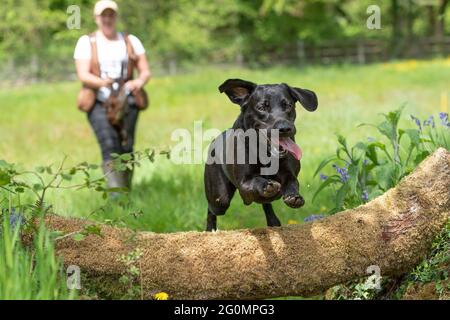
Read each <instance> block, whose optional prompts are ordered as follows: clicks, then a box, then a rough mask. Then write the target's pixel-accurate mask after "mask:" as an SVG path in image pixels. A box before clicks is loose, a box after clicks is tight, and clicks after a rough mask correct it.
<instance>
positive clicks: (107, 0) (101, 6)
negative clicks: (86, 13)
mask: <svg viewBox="0 0 450 320" xmlns="http://www.w3.org/2000/svg"><path fill="white" fill-rule="evenodd" d="M106 9H111V10H113V11H115V12H117V11H118V10H119V6H118V5H117V3H116V2H115V1H112V0H100V1H97V3H96V4H95V7H94V15H96V16H99V15H101V14H102V13H103V11H105V10H106Z"/></svg>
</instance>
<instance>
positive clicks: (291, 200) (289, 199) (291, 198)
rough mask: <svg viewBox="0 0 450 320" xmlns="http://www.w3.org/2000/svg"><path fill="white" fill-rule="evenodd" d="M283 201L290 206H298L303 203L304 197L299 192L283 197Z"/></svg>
mask: <svg viewBox="0 0 450 320" xmlns="http://www.w3.org/2000/svg"><path fill="white" fill-rule="evenodd" d="M283 201H284V203H286V204H287V205H288V206H289V207H291V208H300V207H303V205H304V204H305V199H303V197H302V196H301V195H299V194H290V195H286V196H284V197H283Z"/></svg>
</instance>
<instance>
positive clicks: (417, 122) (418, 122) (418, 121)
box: [411, 115, 422, 131]
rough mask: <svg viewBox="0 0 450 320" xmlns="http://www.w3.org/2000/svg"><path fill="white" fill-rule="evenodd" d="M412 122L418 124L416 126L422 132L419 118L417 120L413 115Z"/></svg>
mask: <svg viewBox="0 0 450 320" xmlns="http://www.w3.org/2000/svg"><path fill="white" fill-rule="evenodd" d="M411 120H413V121H414V122H415V123H416V125H417V126H418V127H419V130H420V131H422V124H421V122H420V120H419V118H416V117H414V116H413V115H411Z"/></svg>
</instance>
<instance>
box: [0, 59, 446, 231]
mask: <svg viewBox="0 0 450 320" xmlns="http://www.w3.org/2000/svg"><path fill="white" fill-rule="evenodd" d="M228 78H242V79H246V80H251V81H253V82H257V83H279V82H286V83H288V84H291V85H295V86H299V87H303V88H308V89H311V90H314V91H315V92H316V93H317V95H318V97H319V108H318V110H317V111H316V112H313V113H309V112H307V111H306V110H304V109H303V108H301V106H298V107H297V110H298V112H297V115H298V116H297V123H296V125H297V129H298V130H297V131H298V135H297V142H298V143H299V145H300V146H301V147H302V149H303V152H304V158H303V159H302V171H301V174H300V186H301V193H302V194H303V195H304V197H305V199H306V201H307V204H306V205H305V206H304V207H303V208H301V209H290V208H287V207H286V206H285V205H284V204H283V203H282V202H280V201H279V202H277V203H276V204H275V209H276V211H277V212H278V213H279V215H280V218H281V220H282V221H283V223H288V221H291V222H292V221H298V222H302V220H303V218H304V217H305V216H308V215H310V214H319V213H323V212H325V211H327V210H328V209H330V203H329V200H328V199H327V196H326V194H324V195H321V196H320V197H319V198H318V199H317V200H316V203H311V198H312V195H313V193H314V191H315V189H316V187H317V185H318V183H319V181H317V179H313V178H312V175H313V173H314V170H315V168H316V166H317V164H318V163H319V162H320V161H321V160H322V159H323V158H324V157H325V156H327V155H329V154H331V153H333V152H334V151H335V149H336V139H335V133H337V132H339V133H341V134H343V135H345V136H346V137H347V138H348V140H349V143H351V144H353V143H354V142H356V141H357V140H362V139H366V138H367V137H368V136H370V135H373V134H375V131H372V130H371V129H368V128H367V127H366V128H358V127H357V125H358V124H360V123H362V122H377V121H378V120H379V118H377V117H378V114H379V113H381V112H387V111H390V110H394V109H396V108H398V107H399V106H401V105H403V104H406V108H405V112H404V117H403V119H402V121H403V122H407V121H409V119H408V117H409V114H410V113H411V114H415V115H417V116H420V117H421V118H426V117H427V116H428V115H430V114H436V113H437V112H439V110H440V108H442V106H441V104H442V102H441V101H442V95H443V94H446V93H449V92H448V91H449V89H448V79H449V78H450V65H448V59H447V60H434V61H428V62H423V61H421V62H417V61H407V62H394V63H389V64H376V65H370V66H347V65H344V66H329V67H309V68H303V69H302V68H296V67H289V68H288V67H273V68H268V69H262V70H250V69H236V68H213V67H205V68H199V69H198V71H197V72H194V73H190V74H182V75H178V76H173V77H163V78H155V79H153V80H152V82H151V83H150V84H149V85H148V91H149V94H150V97H151V106H150V108H149V109H148V110H147V111H145V112H144V113H142V114H141V117H140V119H139V124H138V134H137V144H136V149H144V148H148V147H155V148H157V149H159V150H165V149H168V148H170V146H173V145H174V144H175V142H173V141H171V133H172V132H173V131H174V130H175V129H177V128H187V129H188V130H190V131H191V132H192V131H193V124H194V121H198V120H201V121H203V129H204V130H207V129H209V128H218V129H220V130H223V129H226V128H228V127H230V126H231V125H232V123H233V121H234V119H235V118H236V117H237V115H238V113H239V107H238V106H236V105H233V104H231V103H230V102H229V100H228V98H227V97H226V96H225V95H223V94H219V92H218V90H217V87H218V86H219V85H220V84H221V83H222V82H223V81H224V80H226V79H228ZM78 88H79V84H78V83H69V82H66V83H54V84H37V85H33V86H27V87H21V88H12V89H1V90H0V101H2V102H1V105H0V109H1V113H0V137H1V139H0V158H3V159H5V160H7V161H9V162H15V163H17V162H18V163H21V164H22V165H23V166H24V167H26V168H33V167H35V166H38V165H43V164H51V163H58V162H59V161H61V160H62V158H63V156H64V155H68V156H69V158H68V163H69V164H75V163H78V162H82V161H88V162H92V163H99V162H100V153H99V150H98V146H97V143H96V140H95V137H94V135H93V134H92V132H91V129H90V127H89V125H88V122H87V120H86V115H85V114H83V113H81V112H79V111H78V110H77V109H76V107H75V97H76V94H77V90H78ZM449 94H450V93H449ZM135 177H136V179H135V183H134V191H133V192H132V194H131V195H130V203H129V204H128V205H124V206H118V205H115V204H113V205H111V206H110V207H109V208H108V210H107V211H105V212H104V213H102V214H100V215H97V216H94V218H96V219H99V220H102V219H105V218H108V219H111V218H117V217H119V216H126V218H125V221H126V223H127V224H128V225H129V226H131V227H134V228H137V229H145V230H153V231H158V232H169V231H170V232H172V231H177V230H202V229H203V227H204V223H205V218H206V201H205V199H204V194H203V193H204V190H203V166H202V165H175V164H173V163H172V162H171V161H170V160H167V159H166V158H164V157H158V158H157V161H156V163H154V164H150V163H146V164H145V165H144V166H142V167H141V168H138V169H137V171H136V174H135ZM50 201H51V202H52V204H53V205H54V210H55V211H56V212H58V213H60V214H64V215H72V216H86V215H87V214H88V213H90V212H92V210H94V209H95V208H97V207H100V206H101V205H102V204H103V201H102V199H101V196H100V195H96V194H93V193H91V192H85V191H79V192H75V191H70V192H67V191H56V192H55V193H53V194H50ZM138 210H142V211H143V215H141V216H139V217H138V218H133V217H130V216H127V213H128V212H130V211H131V212H133V211H138ZM264 225H265V220H264V215H263V213H262V210H261V208H260V207H259V206H257V205H251V206H249V207H246V206H244V205H243V204H242V201H241V199H240V198H239V197H238V196H236V197H235V199H234V201H233V203H232V206H231V208H230V209H229V212H228V213H227V215H226V216H224V217H220V218H219V220H218V226H219V229H232V228H243V227H254V226H264Z"/></svg>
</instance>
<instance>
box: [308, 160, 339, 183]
mask: <svg viewBox="0 0 450 320" xmlns="http://www.w3.org/2000/svg"><path fill="white" fill-rule="evenodd" d="M333 160H336V157H335V156H330V157H328V158H326V159H324V160H323V161H322V162H321V163H320V164H319V166H318V167H317V169H316V172H314V175H313V178H314V177H315V176H316V175H317V174H318V173H319V172H320V170H322V169H323V168H324V167H325V166H326V165H327V164H329V163H330V162H331V161H333Z"/></svg>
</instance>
